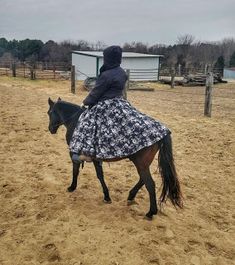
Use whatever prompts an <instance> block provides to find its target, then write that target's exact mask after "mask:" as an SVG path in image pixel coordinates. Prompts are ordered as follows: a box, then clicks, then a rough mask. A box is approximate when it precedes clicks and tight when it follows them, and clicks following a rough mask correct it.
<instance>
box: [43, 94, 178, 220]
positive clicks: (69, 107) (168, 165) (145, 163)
mask: <svg viewBox="0 0 235 265" xmlns="http://www.w3.org/2000/svg"><path fill="white" fill-rule="evenodd" d="M48 104H49V110H48V115H49V131H50V132H51V133H52V134H55V133H56V132H57V130H58V128H59V127H60V126H61V125H64V126H65V127H66V128H67V132H66V141H67V144H68V145H69V143H70V140H71V138H72V135H73V132H74V129H75V127H76V125H77V122H78V119H79V117H80V115H81V114H82V112H83V111H84V109H83V108H81V107H80V106H78V105H75V104H72V103H69V102H65V101H62V100H61V99H60V98H59V99H58V101H57V102H53V101H52V100H51V99H50V98H49V99H48ZM158 151H159V153H158V167H159V171H160V175H161V177H162V182H163V188H162V192H161V195H160V203H163V202H165V201H166V199H167V198H169V199H170V201H171V202H172V204H173V205H174V206H175V207H176V206H177V207H179V208H182V207H183V203H182V195H181V189H180V183H179V180H178V177H177V173H176V169H175V165H174V159H173V154H172V143H171V136H170V134H168V135H167V136H165V137H164V138H163V139H162V140H160V141H159V142H157V143H155V144H153V145H151V146H149V147H146V148H143V149H141V150H140V151H138V152H137V153H135V154H132V155H130V156H129V157H124V158H118V159H109V160H104V161H107V162H114V161H118V160H121V159H125V158H128V159H130V160H131V161H132V162H133V163H134V165H135V166H136V169H137V171H138V174H139V176H140V179H139V181H138V182H137V183H136V185H135V186H134V187H133V188H132V189H131V190H130V192H129V196H128V202H129V203H131V202H133V201H134V199H135V196H136V194H137V192H138V191H139V189H140V188H141V187H142V186H143V185H145V187H146V188H147V190H148V193H149V198H150V210H149V211H148V213H147V214H146V216H147V217H148V218H152V217H153V215H155V214H157V211H158V208H157V200H156V192H155V183H154V181H153V179H152V176H151V173H150V165H151V163H152V161H153V159H154V157H155V155H156V153H157V152H158ZM70 157H71V159H72V153H70ZM72 162H73V160H72ZM93 164H94V167H95V170H96V174H97V177H98V179H99V181H100V183H101V185H102V188H103V193H104V201H105V202H107V203H111V199H110V196H109V190H108V187H107V185H106V184H105V181H104V174H103V168H102V161H99V160H96V159H95V158H94V159H93ZM80 166H81V163H75V162H73V180H72V183H71V185H70V186H69V187H68V191H69V192H73V191H74V190H75V189H76V187H77V179H78V174H79V169H80Z"/></svg>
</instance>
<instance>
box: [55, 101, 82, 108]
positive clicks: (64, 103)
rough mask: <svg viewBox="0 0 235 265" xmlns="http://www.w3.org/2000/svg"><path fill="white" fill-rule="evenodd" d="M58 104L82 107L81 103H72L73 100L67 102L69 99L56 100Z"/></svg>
mask: <svg viewBox="0 0 235 265" xmlns="http://www.w3.org/2000/svg"><path fill="white" fill-rule="evenodd" d="M56 104H58V105H62V106H68V107H69V106H70V107H73V108H77V109H81V107H80V106H79V105H77V104H74V103H71V102H67V101H64V100H58V101H57V102H56Z"/></svg>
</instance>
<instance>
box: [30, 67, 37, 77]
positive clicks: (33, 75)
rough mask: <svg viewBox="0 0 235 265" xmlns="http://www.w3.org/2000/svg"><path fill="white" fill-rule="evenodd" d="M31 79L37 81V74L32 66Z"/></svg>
mask: <svg viewBox="0 0 235 265" xmlns="http://www.w3.org/2000/svg"><path fill="white" fill-rule="evenodd" d="M30 79H31V80H35V79H36V72H35V69H34V67H33V66H30Z"/></svg>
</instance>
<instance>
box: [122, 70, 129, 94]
mask: <svg viewBox="0 0 235 265" xmlns="http://www.w3.org/2000/svg"><path fill="white" fill-rule="evenodd" d="M126 75H127V80H126V84H125V87H124V90H123V97H124V99H127V90H128V89H129V87H130V69H127V70H126Z"/></svg>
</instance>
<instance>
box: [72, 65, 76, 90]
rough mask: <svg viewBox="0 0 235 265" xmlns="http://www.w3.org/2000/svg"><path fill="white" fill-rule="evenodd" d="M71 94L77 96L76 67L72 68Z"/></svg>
mask: <svg viewBox="0 0 235 265" xmlns="http://www.w3.org/2000/svg"><path fill="white" fill-rule="evenodd" d="M71 93H73V94H75V65H72V67H71Z"/></svg>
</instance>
